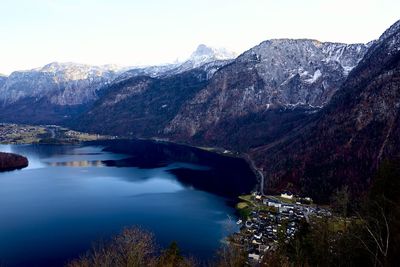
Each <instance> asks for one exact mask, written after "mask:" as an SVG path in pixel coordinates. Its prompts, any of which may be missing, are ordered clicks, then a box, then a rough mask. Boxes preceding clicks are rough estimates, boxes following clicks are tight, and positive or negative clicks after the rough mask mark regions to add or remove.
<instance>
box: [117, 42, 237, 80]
mask: <svg viewBox="0 0 400 267" xmlns="http://www.w3.org/2000/svg"><path fill="white" fill-rule="evenodd" d="M236 56H237V55H236V53H234V52H230V51H228V50H227V49H225V48H213V47H209V46H206V45H204V44H201V45H199V46H198V47H197V49H196V50H195V51H194V52H193V53H192V55H191V56H190V57H189V58H188V59H187V60H185V61H184V62H180V63H179V62H178V63H173V64H165V65H160V66H149V67H143V68H132V69H131V70H129V71H126V72H124V73H122V74H121V75H120V76H119V77H118V78H117V79H116V81H117V82H120V81H122V80H124V79H129V78H132V77H137V76H150V77H152V78H162V77H169V76H173V75H177V74H180V73H183V72H185V71H189V70H192V69H196V68H203V70H205V71H207V73H208V74H207V75H208V78H211V77H212V75H213V74H214V73H215V72H216V71H217V70H218V69H219V68H221V67H223V66H225V65H227V64H229V63H230V62H231V61H232V60H233V59H234V58H236Z"/></svg>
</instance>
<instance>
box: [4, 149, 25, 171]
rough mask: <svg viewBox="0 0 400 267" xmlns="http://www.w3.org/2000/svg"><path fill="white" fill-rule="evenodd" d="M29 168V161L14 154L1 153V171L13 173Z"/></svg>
mask: <svg viewBox="0 0 400 267" xmlns="http://www.w3.org/2000/svg"><path fill="white" fill-rule="evenodd" d="M27 166H28V159H27V158H25V157H23V156H20V155H17V154H12V153H3V152H0V171H11V170H15V169H22V168H25V167H27Z"/></svg>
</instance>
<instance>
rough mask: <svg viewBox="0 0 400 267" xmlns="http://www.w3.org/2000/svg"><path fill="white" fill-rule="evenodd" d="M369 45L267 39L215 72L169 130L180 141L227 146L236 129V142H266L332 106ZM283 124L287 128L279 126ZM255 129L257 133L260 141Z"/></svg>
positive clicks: (254, 144)
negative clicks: (338, 91) (308, 115)
mask: <svg viewBox="0 0 400 267" xmlns="http://www.w3.org/2000/svg"><path fill="white" fill-rule="evenodd" d="M367 48H368V45H363V44H354V45H345V44H338V43H321V42H318V41H315V40H292V39H278V40H269V41H265V42H263V43H261V44H260V45H258V46H256V47H254V48H252V49H250V50H248V51H247V52H245V53H243V54H242V55H240V56H239V57H238V58H237V59H236V60H235V61H234V62H233V63H231V64H228V65H227V66H225V67H223V68H221V69H220V70H219V71H218V72H217V73H215V75H214V76H213V78H212V79H211V81H210V84H209V85H208V86H207V87H206V88H204V89H203V90H201V91H200V92H199V93H197V95H196V96H195V97H194V98H193V99H192V100H191V101H190V102H188V103H186V104H185V105H184V106H183V107H182V108H181V111H180V112H179V114H178V115H177V116H176V117H175V118H174V119H173V120H172V121H171V122H170V123H169V125H168V126H167V127H166V129H165V131H164V133H165V134H166V135H167V136H170V137H171V138H172V139H174V140H185V141H187V142H200V143H204V144H212V145H217V144H222V145H224V146H227V145H228V146H229V144H228V142H225V141H226V140H227V137H228V136H232V134H233V135H236V136H237V138H236V140H233V142H232V143H231V145H230V147H234V148H238V146H240V148H241V149H242V148H243V149H246V148H248V147H249V146H256V145H259V144H260V143H262V142H264V143H266V142H268V141H269V140H272V139H274V138H275V137H276V136H279V135H280V134H281V133H282V131H287V130H290V129H291V128H293V127H295V126H296V125H297V124H298V122H299V121H301V120H303V119H305V118H306V117H307V113H310V112H312V111H313V110H315V109H319V108H320V107H322V106H324V105H326V103H328V102H329V100H330V99H331V97H332V95H333V94H334V93H335V92H336V91H337V90H338V88H339V87H340V85H341V84H342V82H343V81H344V80H345V78H346V77H347V75H348V72H349V71H350V70H351V69H352V68H354V67H355V66H356V65H357V63H358V62H359V61H360V60H361V58H362V57H363V55H364V53H365V52H366V50H367ZM291 111H293V112H291ZM280 114H283V115H282V116H281V115H280ZM280 118H281V119H280ZM279 124H283V125H285V127H283V128H279V129H277V128H276V127H277V125H279ZM249 131H252V132H253V131H254V135H255V136H256V137H257V138H255V140H254V142H253V141H252V140H249V139H251V138H252V137H251V134H252V133H251V132H249ZM240 139H242V140H243V143H245V144H240V143H241V141H240Z"/></svg>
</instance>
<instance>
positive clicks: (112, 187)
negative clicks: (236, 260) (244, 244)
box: [0, 140, 256, 267]
mask: <svg viewBox="0 0 400 267" xmlns="http://www.w3.org/2000/svg"><path fill="white" fill-rule="evenodd" d="M0 151H4V152H14V153H18V154H21V155H24V156H26V157H27V158H28V159H29V166H28V167H27V168H25V169H23V170H17V171H12V172H4V173H0V265H1V264H4V266H41V267H45V266H63V265H64V263H65V262H67V261H68V260H69V259H71V258H76V257H77V256H79V255H81V254H82V253H84V252H85V251H87V250H88V249H90V248H91V247H92V245H93V244H94V242H96V241H97V242H98V241H100V240H107V239H109V238H110V237H111V236H112V235H115V234H117V233H119V232H120V231H121V230H122V229H123V228H124V227H128V226H141V227H142V228H144V229H147V230H150V231H152V232H153V233H154V234H155V236H156V240H157V242H158V243H159V244H160V245H161V246H163V247H165V246H167V245H168V244H169V243H170V242H172V241H177V242H178V244H179V246H180V248H181V250H182V252H183V253H184V254H186V255H193V256H195V257H197V258H199V259H201V260H208V259H211V258H212V257H213V255H214V253H215V250H216V249H217V248H218V247H219V246H220V245H221V240H223V238H224V237H226V236H227V235H228V234H229V233H230V232H232V231H236V230H237V229H236V224H235V221H236V219H237V217H236V214H235V209H234V202H235V201H236V197H237V195H239V194H241V193H247V192H249V191H251V190H252V189H253V188H254V186H255V183H256V178H255V177H254V174H253V173H252V171H251V170H250V168H249V167H248V165H247V164H246V163H245V162H244V161H243V160H241V159H237V158H232V157H224V156H221V155H217V154H214V153H209V152H207V151H203V150H199V149H196V148H191V147H185V146H180V145H174V144H167V143H160V142H152V141H138V140H135V141H132V140H131V141H117V140H113V141H105V142H92V143H85V144H82V145H0Z"/></svg>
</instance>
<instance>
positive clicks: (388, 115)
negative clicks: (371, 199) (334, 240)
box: [251, 21, 400, 201]
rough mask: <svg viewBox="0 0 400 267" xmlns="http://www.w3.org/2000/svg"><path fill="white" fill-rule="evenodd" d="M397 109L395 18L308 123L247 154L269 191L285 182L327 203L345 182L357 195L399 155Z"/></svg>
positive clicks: (399, 46) (399, 61)
mask: <svg viewBox="0 0 400 267" xmlns="http://www.w3.org/2000/svg"><path fill="white" fill-rule="evenodd" d="M399 109H400V21H398V22H396V23H395V24H394V25H393V26H392V27H390V28H389V29H388V30H387V31H386V32H385V33H384V34H383V35H382V36H381V37H380V39H379V40H378V41H377V42H375V43H374V44H373V45H372V47H371V48H370V49H369V50H368V52H367V53H366V55H365V57H364V58H363V60H362V61H361V62H360V64H359V65H358V66H357V67H356V68H355V69H354V70H353V71H352V72H351V73H350V75H349V77H348V79H347V80H346V82H345V83H344V84H343V86H342V88H341V90H339V91H338V93H337V94H336V95H335V96H334V97H333V99H332V101H331V103H330V104H329V105H328V106H327V107H326V108H325V109H324V110H322V111H321V112H319V113H318V114H316V115H315V119H314V120H313V121H312V122H310V123H308V124H307V125H306V126H304V127H302V128H301V129H298V130H297V131H293V132H291V133H290V134H287V135H285V136H283V137H282V138H281V139H280V140H279V141H277V142H274V143H272V144H269V145H267V146H263V147H259V148H256V149H253V150H252V152H251V154H252V156H253V157H254V158H256V159H257V165H258V166H259V167H262V168H263V170H264V173H265V174H266V176H267V180H266V183H267V186H268V188H269V190H270V191H273V190H280V189H284V188H286V187H287V186H288V185H291V189H292V190H297V191H301V192H305V193H307V194H309V195H311V196H313V197H314V198H315V199H317V200H320V201H327V200H328V199H329V197H330V194H331V192H332V190H333V189H335V188H338V187H340V186H342V185H344V184H347V185H350V188H351V190H352V193H353V194H355V195H357V194H359V193H360V192H362V190H364V189H365V188H366V187H367V186H368V182H369V179H370V178H371V176H372V174H373V173H374V172H375V170H376V169H377V167H378V165H379V164H380V163H381V162H382V161H383V160H385V159H390V158H392V157H395V156H397V155H399V151H400V120H399V119H400V118H399Z"/></svg>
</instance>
